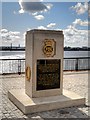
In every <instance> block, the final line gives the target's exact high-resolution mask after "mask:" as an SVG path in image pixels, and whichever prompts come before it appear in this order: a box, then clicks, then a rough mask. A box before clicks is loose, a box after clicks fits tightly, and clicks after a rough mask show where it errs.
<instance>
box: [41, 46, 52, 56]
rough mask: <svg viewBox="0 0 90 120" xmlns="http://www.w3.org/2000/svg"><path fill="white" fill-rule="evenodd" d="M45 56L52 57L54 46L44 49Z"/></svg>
mask: <svg viewBox="0 0 90 120" xmlns="http://www.w3.org/2000/svg"><path fill="white" fill-rule="evenodd" d="M43 51H44V54H46V55H47V56H51V55H52V52H53V47H52V46H44V48H43Z"/></svg>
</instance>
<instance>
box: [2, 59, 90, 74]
mask: <svg viewBox="0 0 90 120" xmlns="http://www.w3.org/2000/svg"><path fill="white" fill-rule="evenodd" d="M89 61H90V57H80V58H64V66H63V70H69V71H73V70H76V71H78V70H90V64H89ZM24 72H25V59H0V74H8V73H18V74H21V73H24Z"/></svg>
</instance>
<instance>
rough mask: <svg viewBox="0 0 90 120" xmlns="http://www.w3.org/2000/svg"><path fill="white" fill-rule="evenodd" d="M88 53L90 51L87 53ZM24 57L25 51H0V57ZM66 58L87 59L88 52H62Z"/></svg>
mask: <svg viewBox="0 0 90 120" xmlns="http://www.w3.org/2000/svg"><path fill="white" fill-rule="evenodd" d="M89 52H90V51H89ZM6 56H7V57H15V56H16V57H17V56H18V57H19V56H21V57H23V58H24V57H25V51H2V52H1V51H0V57H3V58H4V57H5V58H6ZM68 57H70V58H71V57H88V51H64V58H68Z"/></svg>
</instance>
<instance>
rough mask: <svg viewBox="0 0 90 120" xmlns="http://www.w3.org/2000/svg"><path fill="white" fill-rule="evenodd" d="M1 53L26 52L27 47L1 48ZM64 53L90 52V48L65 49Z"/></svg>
mask: <svg viewBox="0 0 90 120" xmlns="http://www.w3.org/2000/svg"><path fill="white" fill-rule="evenodd" d="M0 51H25V47H6V46H5V47H0ZM64 51H90V47H82V48H80V47H64Z"/></svg>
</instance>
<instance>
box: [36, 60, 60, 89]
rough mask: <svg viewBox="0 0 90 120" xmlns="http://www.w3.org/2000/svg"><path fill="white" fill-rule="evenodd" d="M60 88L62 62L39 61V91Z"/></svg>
mask: <svg viewBox="0 0 90 120" xmlns="http://www.w3.org/2000/svg"><path fill="white" fill-rule="evenodd" d="M56 88H60V60H59V59H58V60H57V59H54V60H37V90H46V89H56Z"/></svg>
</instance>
